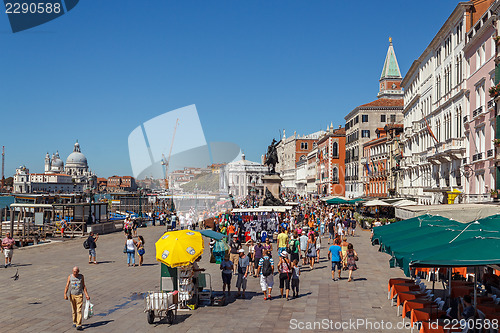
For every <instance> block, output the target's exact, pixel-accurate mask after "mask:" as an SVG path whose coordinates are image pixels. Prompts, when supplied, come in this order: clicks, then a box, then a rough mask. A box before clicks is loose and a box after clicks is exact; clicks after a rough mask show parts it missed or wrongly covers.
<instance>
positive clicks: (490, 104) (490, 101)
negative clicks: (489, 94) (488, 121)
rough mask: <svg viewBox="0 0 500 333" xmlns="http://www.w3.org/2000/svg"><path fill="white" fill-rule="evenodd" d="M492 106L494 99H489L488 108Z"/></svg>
mask: <svg viewBox="0 0 500 333" xmlns="http://www.w3.org/2000/svg"><path fill="white" fill-rule="evenodd" d="M494 106H495V100H493V99H490V100H489V101H488V109H491V108H492V107H494Z"/></svg>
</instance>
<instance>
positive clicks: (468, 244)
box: [410, 237, 500, 267]
mask: <svg viewBox="0 0 500 333" xmlns="http://www.w3.org/2000/svg"><path fill="white" fill-rule="evenodd" d="M428 254H429V255H428V256H427V257H426V258H419V259H417V260H413V261H412V262H411V263H410V264H411V265H412V266H415V267H471V266H486V265H499V264H500V237H473V238H469V239H464V240H462V241H459V242H453V243H452V244H450V245H449V246H446V247H444V248H442V249H441V251H436V252H434V253H428Z"/></svg>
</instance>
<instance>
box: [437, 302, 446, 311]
mask: <svg viewBox="0 0 500 333" xmlns="http://www.w3.org/2000/svg"><path fill="white" fill-rule="evenodd" d="M437 305H438V309H439V310H443V307H444V301H439V302H438V304H437Z"/></svg>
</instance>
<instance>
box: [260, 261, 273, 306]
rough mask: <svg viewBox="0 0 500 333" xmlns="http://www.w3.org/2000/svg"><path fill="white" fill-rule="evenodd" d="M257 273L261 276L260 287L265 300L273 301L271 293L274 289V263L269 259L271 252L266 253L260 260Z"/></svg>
mask: <svg viewBox="0 0 500 333" xmlns="http://www.w3.org/2000/svg"><path fill="white" fill-rule="evenodd" d="M257 273H258V274H260V287H261V289H262V292H263V293H264V300H266V299H268V300H271V291H272V289H273V285H274V281H273V273H274V261H273V258H270V257H269V251H264V257H262V258H260V260H259V268H258V270H257Z"/></svg>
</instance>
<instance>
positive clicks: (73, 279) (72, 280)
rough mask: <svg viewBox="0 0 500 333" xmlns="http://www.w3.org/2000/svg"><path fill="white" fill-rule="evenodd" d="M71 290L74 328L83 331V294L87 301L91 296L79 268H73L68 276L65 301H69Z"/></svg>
mask: <svg viewBox="0 0 500 333" xmlns="http://www.w3.org/2000/svg"><path fill="white" fill-rule="evenodd" d="M68 290H69V300H70V302H71V309H72V313H73V327H76V329H77V330H79V331H81V330H83V327H82V305H83V293H85V297H86V298H87V301H88V300H90V296H89V294H88V293H87V286H85V280H84V278H83V275H82V274H80V269H79V268H78V266H75V267H73V272H72V273H71V274H70V275H69V276H68V280H67V281H66V288H64V299H65V300H67V299H68Z"/></svg>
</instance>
